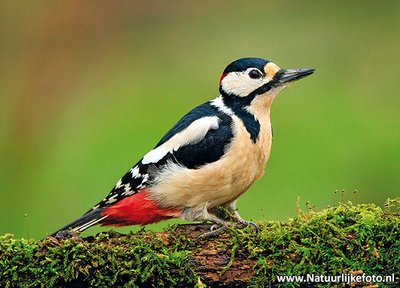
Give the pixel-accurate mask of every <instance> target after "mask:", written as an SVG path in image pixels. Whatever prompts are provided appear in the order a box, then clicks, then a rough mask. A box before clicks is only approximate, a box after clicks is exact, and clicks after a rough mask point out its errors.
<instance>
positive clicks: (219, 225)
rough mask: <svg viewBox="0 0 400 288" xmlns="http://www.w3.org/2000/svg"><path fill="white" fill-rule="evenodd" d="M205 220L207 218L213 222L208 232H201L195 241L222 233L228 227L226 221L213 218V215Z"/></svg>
mask: <svg viewBox="0 0 400 288" xmlns="http://www.w3.org/2000/svg"><path fill="white" fill-rule="evenodd" d="M207 220H209V221H211V222H214V223H215V224H213V225H212V226H211V227H210V232H206V233H204V234H201V235H200V236H198V237H197V238H196V241H199V240H204V239H208V238H211V237H214V236H219V235H221V234H222V233H224V232H225V231H226V230H227V229H228V223H227V222H225V221H223V220H221V219H218V218H215V217H210V219H207Z"/></svg>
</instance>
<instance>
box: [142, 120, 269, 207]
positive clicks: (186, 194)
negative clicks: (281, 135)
mask: <svg viewBox="0 0 400 288" xmlns="http://www.w3.org/2000/svg"><path fill="white" fill-rule="evenodd" d="M240 129H245V128H244V127H236V130H239V131H236V134H237V136H236V137H234V140H233V141H232V143H231V144H230V145H231V146H230V148H229V149H228V152H227V153H226V154H225V155H224V156H223V157H222V158H221V159H219V160H218V161H215V162H212V163H209V164H206V165H204V166H202V167H200V168H198V169H188V168H185V167H182V166H180V165H178V164H169V165H168V166H167V167H166V168H165V169H163V171H162V172H161V173H160V175H158V176H157V180H156V181H155V183H157V184H156V185H154V186H153V187H149V190H150V191H151V195H152V196H153V197H154V199H155V200H156V201H157V202H158V203H159V204H160V205H161V206H164V207H170V206H180V207H193V206H197V205H206V206H207V207H208V208H212V207H215V206H218V205H222V204H225V203H230V202H232V201H234V200H235V199H237V198H238V197H239V196H240V195H241V194H242V193H244V192H245V191H246V190H247V189H248V188H249V187H250V186H251V185H252V184H253V183H254V181H255V180H258V179H259V178H260V177H261V176H262V175H263V173H264V168H265V164H266V162H267V160H268V157H269V153H270V149H271V134H270V129H268V127H267V128H266V129H263V128H262V129H261V131H260V135H259V138H258V139H257V141H256V143H253V142H251V139H250V138H249V137H248V134H247V132H245V131H244V130H243V131H240Z"/></svg>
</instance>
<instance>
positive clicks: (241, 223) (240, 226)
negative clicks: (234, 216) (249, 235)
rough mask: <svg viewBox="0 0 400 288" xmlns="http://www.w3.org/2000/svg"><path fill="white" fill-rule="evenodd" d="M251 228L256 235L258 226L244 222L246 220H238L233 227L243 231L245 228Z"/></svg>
mask: <svg viewBox="0 0 400 288" xmlns="http://www.w3.org/2000/svg"><path fill="white" fill-rule="evenodd" d="M249 226H251V227H252V228H253V229H254V232H256V233H258V231H260V229H258V226H257V224H256V223H254V222H251V221H246V220H243V219H242V220H240V221H238V222H237V223H236V225H235V226H234V228H237V229H244V228H246V227H249Z"/></svg>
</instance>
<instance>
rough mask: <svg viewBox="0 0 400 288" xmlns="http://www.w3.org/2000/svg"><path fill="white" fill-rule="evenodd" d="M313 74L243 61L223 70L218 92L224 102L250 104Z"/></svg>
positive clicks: (247, 60) (240, 60)
mask: <svg viewBox="0 0 400 288" xmlns="http://www.w3.org/2000/svg"><path fill="white" fill-rule="evenodd" d="M313 72H314V69H290V70H286V69H281V68H279V67H278V66H277V65H276V64H274V63H272V62H270V61H268V60H264V59H260V58H242V59H239V60H236V61H234V62H232V63H231V64H229V65H228V66H227V67H226V68H225V70H224V72H223V74H222V76H221V80H220V85H219V91H220V93H221V95H222V97H223V98H224V100H225V101H228V102H232V101H233V102H243V101H244V102H247V103H248V104H249V103H250V102H251V101H252V100H253V99H254V98H255V97H256V96H259V95H271V96H275V95H276V94H277V92H279V91H280V90H282V89H283V88H284V87H286V86H288V84H289V83H291V82H293V81H295V80H298V79H301V78H303V77H306V76H308V75H311V74H312V73H313Z"/></svg>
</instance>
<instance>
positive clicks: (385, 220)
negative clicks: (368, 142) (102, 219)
mask: <svg viewBox="0 0 400 288" xmlns="http://www.w3.org/2000/svg"><path fill="white" fill-rule="evenodd" d="M399 207H400V198H397V199H395V200H388V202H387V203H386V204H385V208H384V209H383V210H382V209H381V208H379V207H377V206H375V205H374V204H361V205H356V206H354V205H352V204H351V203H350V202H349V203H347V204H341V205H340V206H339V207H333V208H328V209H325V210H322V211H320V212H313V211H308V212H307V213H303V212H302V211H301V210H299V211H298V215H297V216H296V217H295V218H293V219H288V220H287V221H268V222H261V223H259V226H260V232H259V233H253V231H252V230H251V229H248V230H247V229H245V230H243V231H241V230H233V229H232V230H229V231H228V232H227V233H225V234H223V235H221V236H220V237H218V238H215V239H212V240H204V241H200V242H196V241H195V240H194V239H195V238H196V237H197V236H198V235H199V234H201V233H203V232H204V230H205V229H207V228H209V225H208V224H199V225H177V226H172V227H170V228H168V229H167V230H166V231H165V232H161V233H153V232H146V231H145V230H142V231H140V232H138V233H135V234H127V235H121V234H118V233H115V232H112V231H111V232H108V233H101V234H99V235H97V236H96V237H87V238H84V239H79V238H72V239H66V240H61V239H56V238H52V237H48V238H47V239H46V240H45V241H44V242H35V241H32V240H30V241H28V240H24V239H15V238H14V237H13V236H12V235H10V234H7V235H5V236H2V237H0V286H1V287H72V286H73V287H87V286H91V287H93V286H95V287H96V286H102V287H205V286H209V287H220V286H221V287H222V286H223V287H243V286H253V287H271V286H273V287H309V285H310V284H306V283H289V282H286V283H278V282H277V276H283V275H306V274H311V273H314V274H316V275H341V274H342V273H354V274H360V273H365V274H366V275H391V274H393V273H394V274H395V276H396V279H395V282H394V283H390V284H388V283H385V284H382V283H358V284H357V285H354V286H360V287H361V286H363V285H365V286H367V285H378V286H381V287H399V285H400V280H399V276H400V274H399V273H400V210H399ZM335 285H336V286H335ZM313 286H318V287H333V286H334V287H345V284H341V283H319V284H313ZM378 286H371V287H378Z"/></svg>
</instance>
